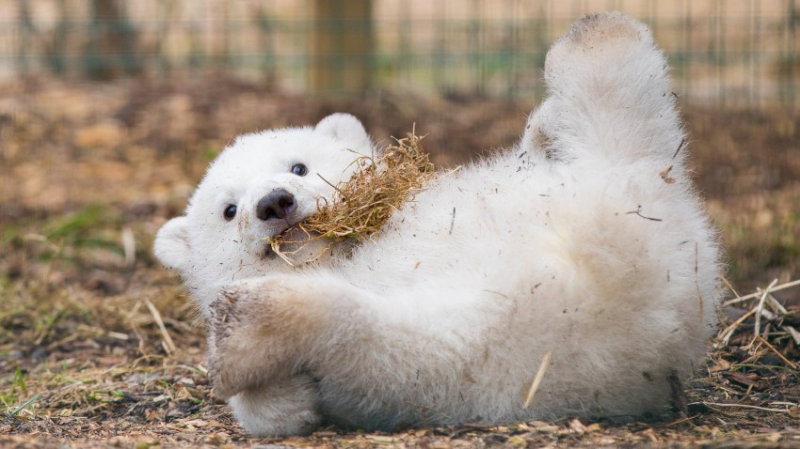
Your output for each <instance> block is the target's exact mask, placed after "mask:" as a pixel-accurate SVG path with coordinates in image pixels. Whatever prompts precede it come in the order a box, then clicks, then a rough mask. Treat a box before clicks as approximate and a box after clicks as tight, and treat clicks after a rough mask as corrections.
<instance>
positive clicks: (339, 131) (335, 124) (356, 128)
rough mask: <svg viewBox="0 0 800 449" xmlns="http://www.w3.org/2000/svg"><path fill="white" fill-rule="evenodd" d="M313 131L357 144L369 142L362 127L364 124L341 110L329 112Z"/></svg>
mask: <svg viewBox="0 0 800 449" xmlns="http://www.w3.org/2000/svg"><path fill="white" fill-rule="evenodd" d="M314 131H315V132H317V133H322V134H324V135H327V136H329V137H332V138H334V139H336V140H340V141H343V142H352V143H357V144H362V143H365V142H366V143H368V142H369V135H368V134H367V130H366V129H364V125H362V124H361V122H360V121H359V120H358V119H357V118H355V117H353V116H352V115H350V114H345V113H342V112H338V113H336V114H331V115H329V116H327V117H325V118H324V119H322V120H320V122H319V123H317V126H316V127H315V128H314Z"/></svg>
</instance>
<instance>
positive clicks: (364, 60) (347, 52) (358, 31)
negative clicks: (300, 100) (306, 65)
mask: <svg viewBox="0 0 800 449" xmlns="http://www.w3.org/2000/svg"><path fill="white" fill-rule="evenodd" d="M313 4H314V22H313V23H314V28H313V30H312V34H313V36H312V39H311V46H312V50H311V53H312V54H311V67H310V80H309V84H310V87H311V90H312V91H314V92H315V93H317V94H321V95H328V96H345V95H360V94H363V93H365V92H366V91H367V90H368V89H369V88H370V87H371V84H372V74H373V70H372V69H373V64H372V54H373V49H374V38H373V33H372V0H314V1H313Z"/></svg>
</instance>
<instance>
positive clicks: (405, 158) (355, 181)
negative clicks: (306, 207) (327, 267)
mask: <svg viewBox="0 0 800 449" xmlns="http://www.w3.org/2000/svg"><path fill="white" fill-rule="evenodd" d="M424 137H425V136H417V135H416V133H415V132H414V131H413V130H412V131H411V132H409V133H408V134H407V135H406V137H405V138H402V139H395V142H396V143H395V145H392V146H390V147H389V148H386V149H385V150H383V151H382V152H381V154H379V155H377V156H366V155H358V157H357V158H356V159H355V160H354V161H353V164H357V165H358V168H357V170H356V172H355V173H354V174H353V176H352V177H351V178H350V179H349V180H348V181H344V182H340V183H339V184H338V185H336V186H333V187H334V189H335V190H336V194H335V195H334V198H333V201H332V202H330V203H329V202H328V200H327V199H325V198H320V199H318V200H317V213H316V214H314V215H312V216H310V217H308V218H306V219H305V220H303V221H302V222H300V223H297V224H296V225H294V226H292V227H290V228H289V229H287V230H286V231H284V232H282V233H281V234H279V235H276V236H275V237H272V238H269V237H267V238H266V239H265V240H266V241H267V242H269V244H270V246H271V247H272V251H274V252H275V254H277V255H278V256H280V257H281V258H282V259H283V260H284V261H285V262H286V263H288V264H289V265H295V264H297V263H304V262H309V261H308V260H306V261H302V262H299V261H296V260H293V259H292V255H293V254H295V253H297V252H298V251H299V250H300V249H302V248H303V247H304V246H305V245H306V244H307V243H308V242H311V241H315V240H319V239H323V238H324V239H330V240H331V243H333V242H337V241H342V240H345V239H349V238H358V239H368V238H369V237H370V236H372V235H374V234H375V233H376V232H379V231H380V229H381V227H383V225H384V224H386V222H388V221H389V218H390V217H391V216H392V212H394V211H395V210H397V209H399V208H400V207H401V206H402V205H403V204H405V203H406V202H409V201H413V200H414V195H415V194H416V193H418V192H419V191H420V190H421V189H423V188H424V186H425V185H426V184H427V183H428V182H430V181H431V180H432V178H433V177H434V176H435V168H434V165H433V163H432V162H430V160H429V155H428V153H426V152H425V150H424V148H423V147H422V143H421V142H422V139H423V138H424ZM325 181H326V182H328V181H327V180H325ZM328 184H330V182H328ZM297 231H300V233H298V232H297ZM297 235H302V236H303V238H301V239H295V238H294V237H292V236H297ZM286 246H290V247H291V249H290V250H287V249H286V248H285V247H286Z"/></svg>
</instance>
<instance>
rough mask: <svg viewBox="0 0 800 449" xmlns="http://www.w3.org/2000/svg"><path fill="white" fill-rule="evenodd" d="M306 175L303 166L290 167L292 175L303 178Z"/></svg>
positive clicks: (305, 169) (306, 168)
mask: <svg viewBox="0 0 800 449" xmlns="http://www.w3.org/2000/svg"><path fill="white" fill-rule="evenodd" d="M306 173H308V167H306V166H305V165H303V164H294V165H292V174H294V175H297V176H305V175H306Z"/></svg>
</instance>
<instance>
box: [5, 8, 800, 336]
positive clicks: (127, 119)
mask: <svg viewBox="0 0 800 449" xmlns="http://www.w3.org/2000/svg"><path fill="white" fill-rule="evenodd" d="M604 10H622V11H625V12H628V13H630V14H632V15H634V16H636V17H637V18H639V19H641V20H643V21H645V22H647V23H648V24H649V25H650V26H651V27H652V29H653V31H654V32H655V35H656V39H657V41H658V42H659V44H660V45H661V46H662V47H663V48H664V49H665V51H666V53H667V55H668V59H669V61H670V64H671V65H672V67H673V72H672V73H673V75H674V79H675V82H674V91H675V93H676V94H677V95H678V97H679V101H680V104H681V105H682V108H683V113H684V116H685V118H686V120H687V128H688V130H689V131H690V135H691V146H690V150H691V152H692V154H693V157H692V164H693V166H694V168H695V175H696V182H697V185H698V188H699V189H700V191H701V192H702V194H703V195H704V196H705V197H706V198H707V200H708V210H709V212H710V213H711V215H712V217H713V220H714V222H715V223H716V224H717V226H719V227H720V229H721V235H722V240H723V244H724V245H725V247H726V249H727V253H728V259H727V262H728V267H727V274H726V276H727V277H728V278H729V279H730V280H731V281H732V282H733V283H734V284H735V285H736V286H738V287H740V288H742V289H745V290H750V289H752V288H754V287H755V286H756V285H762V286H764V285H766V284H768V283H769V282H770V281H771V280H772V279H778V280H779V282H786V281H788V280H790V279H796V278H797V277H798V268H799V267H800V137H799V136H800V130H799V129H798V127H800V112H798V111H799V110H800V54H798V46H800V30H799V29H798V28H800V0H725V1H723V0H676V1H666V0H572V1H566V0H565V1H555V0H542V1H532V0H528V1H523V0H492V1H488V0H435V1H431V0H424V1H423V0H347V1H343V0H327V1H326V0H271V1H268V0H263V1H255V0H230V1H221V0H192V1H189V0H135V1H123V0H0V205H2V207H0V295H6V296H8V295H11V293H12V292H15V293H14V294H15V295H17V296H18V297H26V298H27V297H34V296H35V295H36V294H38V293H34V292H33V291H32V290H31V289H30V288H29V287H30V286H31V285H32V283H33V284H37V285H44V286H47V289H50V290H47V289H46V291H50V292H51V293H52V292H55V291H60V290H59V289H63V287H64V286H65V285H67V286H69V288H70V289H73V290H72V291H73V292H74V291H84V292H90V293H92V294H94V293H97V294H102V295H120V294H128V293H130V294H137V292H141V291H142V289H143V288H144V285H152V284H153V283H154V282H155V283H159V282H162V283H166V284H168V285H173V286H174V285H177V283H176V281H175V279H174V278H173V277H172V276H171V275H169V274H166V273H165V272H164V271H163V270H161V269H160V268H159V267H158V264H157V263H156V262H155V261H154V259H153V257H152V255H151V250H150V248H151V245H152V239H153V234H154V233H155V232H156V231H157V229H158V227H159V226H160V225H161V224H163V222H164V221H165V220H166V219H167V218H170V217H172V216H175V215H177V214H180V213H181V212H182V210H183V208H184V207H185V204H186V200H187V198H188V196H189V195H190V193H191V191H192V189H193V188H194V186H195V185H196V183H197V182H198V181H199V179H200V177H201V176H202V173H203V171H204V169H205V167H206V166H207V164H208V162H209V161H210V160H211V159H212V158H213V157H214V156H215V155H216V154H217V153H218V152H219V151H220V150H221V149H222V148H223V147H224V146H225V145H226V144H227V143H228V142H230V141H231V139H232V138H233V137H234V136H236V135H237V134H240V133H243V132H250V131H255V130H259V129H263V128H267V127H275V126H286V125H303V124H310V123H313V122H315V121H316V120H319V119H320V118H321V117H323V116H324V115H326V114H328V113H330V112H334V111H338V110H343V111H348V112H351V113H354V114H356V115H357V116H359V117H360V118H362V120H364V122H365V124H366V126H367V128H368V129H369V130H370V132H371V133H373V135H374V136H375V137H376V140H378V141H379V142H383V143H385V142H387V141H388V139H389V138H390V137H391V136H397V137H402V136H403V135H405V133H406V132H408V131H410V130H411V129H412V127H414V126H415V127H416V132H417V133H418V134H426V135H427V137H426V139H425V141H424V142H425V144H426V145H427V149H428V150H429V151H430V152H431V153H433V155H434V160H435V161H436V162H437V163H439V164H440V165H443V166H453V165H455V164H459V163H463V162H465V161H467V160H469V159H470V158H472V157H474V156H475V155H476V154H480V153H482V152H484V153H485V152H486V151H490V150H492V149H494V148H498V147H502V146H507V145H510V144H512V143H513V142H514V141H515V139H516V138H517V137H518V136H519V134H520V133H521V131H522V128H523V126H524V123H525V118H526V115H527V113H528V112H529V111H530V110H531V109H532V108H533V107H534V106H535V105H536V104H537V103H538V102H539V101H541V99H542V96H543V93H544V87H543V84H542V66H543V63H544V56H545V53H546V51H547V48H548V46H549V45H550V44H551V43H552V42H553V40H554V39H555V38H557V37H558V36H559V35H561V34H563V33H564V32H565V31H566V30H567V29H568V27H569V24H570V23H571V22H572V21H573V20H575V19H577V18H579V17H581V16H582V15H584V14H587V13H592V12H599V11H604ZM75 289H77V290H75ZM42 294H44V293H42ZM31 295H33V296H31ZM782 295H783V296H781V298H783V299H792V298H795V299H797V298H798V294H797V293H791V292H784V293H783V294H782ZM0 321H2V316H0ZM0 324H2V323H0Z"/></svg>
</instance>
